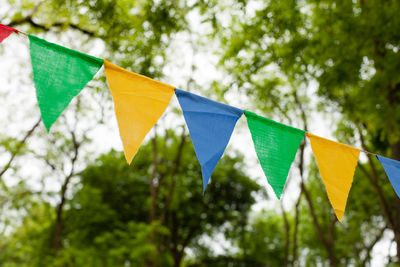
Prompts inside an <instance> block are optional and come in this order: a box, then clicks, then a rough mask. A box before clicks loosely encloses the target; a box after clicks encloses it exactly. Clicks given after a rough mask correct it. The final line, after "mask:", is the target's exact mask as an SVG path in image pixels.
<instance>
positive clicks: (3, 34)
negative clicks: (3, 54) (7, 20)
mask: <svg viewBox="0 0 400 267" xmlns="http://www.w3.org/2000/svg"><path fill="white" fill-rule="evenodd" d="M13 32H15V33H18V31H17V30H16V29H13V28H10V27H8V26H6V25H3V24H0V43H1V42H2V41H3V40H4V39H6V38H7V37H8V36H10V34H12V33H13Z"/></svg>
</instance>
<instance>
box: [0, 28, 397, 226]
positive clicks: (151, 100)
mask: <svg viewBox="0 0 400 267" xmlns="http://www.w3.org/2000/svg"><path fill="white" fill-rule="evenodd" d="M12 33H16V34H18V33H22V34H24V35H26V36H28V38H29V49H30V56H31V62H32V69H33V81H34V84H35V88H36V96H37V101H38V105H39V109H40V113H41V117H42V120H43V123H44V125H45V127H46V129H47V131H50V128H51V126H52V125H53V123H54V122H55V121H56V120H57V118H58V117H59V116H60V115H61V114H62V112H63V111H64V110H65V109H66V108H67V106H68V105H69V103H70V102H71V100H72V99H73V98H74V97H75V96H77V95H78V94H79V93H80V91H81V90H82V89H83V88H84V87H85V86H86V85H87V83H88V82H89V81H91V80H92V79H93V77H94V76H95V75H96V73H97V72H98V71H99V69H100V68H101V67H102V66H104V69H105V74H106V78H107V82H108V85H109V88H110V89H111V94H112V97H113V101H114V108H115V115H116V118H117V122H118V127H119V133H120V136H121V140H122V144H123V147H124V153H125V158H126V160H127V162H128V163H129V164H130V163H131V161H132V159H133V158H134V156H135V154H136V153H137V151H138V149H139V147H140V145H141V143H142V142H143V140H144V138H145V136H146V135H147V133H148V132H149V131H150V129H151V128H152V127H153V126H154V125H155V124H156V122H157V120H158V119H159V118H160V117H161V116H162V114H163V113H164V111H165V109H166V108H167V106H168V104H169V102H170V100H171V98H172V95H173V94H175V95H176V97H177V99H178V102H179V105H180V107H181V109H182V112H183V116H184V118H185V122H186V124H187V127H188V129H189V134H190V136H191V139H192V143H193V146H194V150H195V153H196V156H197V158H198V161H199V163H200V166H201V171H202V176H203V193H204V192H205V190H206V187H207V185H208V183H209V180H210V177H211V175H212V173H213V171H214V169H215V167H216V165H217V163H218V161H219V160H220V158H221V157H222V155H223V153H224V151H225V148H226V146H227V145H228V143H229V140H230V138H231V135H232V132H233V130H234V128H235V126H236V123H237V121H238V120H239V118H240V117H241V116H242V115H243V114H244V115H245V117H246V119H247V125H248V128H249V130H250V133H251V136H252V139H253V143H254V148H255V152H256V154H257V157H258V160H259V162H260V165H261V167H262V169H263V171H264V174H265V176H266V178H267V180H268V183H269V184H270V185H271V187H272V189H273V191H274V192H275V194H276V196H277V198H278V199H280V197H281V195H282V192H283V189H284V187H285V184H286V180H287V177H288V174H289V170H290V166H291V165H292V162H293V161H294V159H295V156H296V153H297V150H298V149H299V147H300V144H301V142H302V140H303V138H304V137H305V136H306V137H307V138H308V139H309V140H310V143H311V148H312V151H313V153H314V156H315V158H316V160H317V164H318V168H319V171H320V173H321V178H322V180H323V183H324V185H325V188H326V191H327V194H328V198H329V201H330V203H331V205H332V207H333V209H334V210H335V214H336V216H337V218H338V220H339V221H340V222H341V221H342V218H343V214H344V211H345V208H346V202H347V197H348V194H349V191H350V188H351V185H352V182H353V176H354V171H355V168H356V166H357V162H358V158H359V155H360V152H365V153H367V154H371V155H374V156H376V158H377V159H378V160H379V162H380V163H381V164H382V166H383V168H384V170H385V172H386V174H387V176H388V177H389V181H390V182H391V184H392V186H393V188H394V190H395V192H396V194H397V195H398V196H399V197H400V162H399V161H396V160H393V159H389V158H385V157H383V156H378V155H375V154H373V153H370V152H368V151H363V150H360V149H358V148H354V147H351V146H348V145H345V144H341V143H337V142H334V141H331V140H328V139H325V138H322V137H319V136H316V135H313V134H311V133H308V132H305V131H303V130H300V129H297V128H294V127H291V126H287V125H284V124H281V123H278V122H276V121H273V120H270V119H267V118H264V117H261V116H259V115H257V114H255V113H253V112H250V111H247V110H241V109H239V108H236V107H232V106H229V105H225V104H222V103H219V102H215V101H213V100H210V99H207V98H204V97H201V96H199V95H196V94H192V93H189V92H186V91H183V90H180V89H177V88H175V87H174V86H171V85H168V84H164V83H162V82H159V81H156V80H153V79H151V78H148V77H145V76H142V75H140V74H136V73H133V72H130V71H128V70H126V69H123V68H121V67H119V66H116V65H114V64H112V63H111V62H108V61H107V60H105V59H100V58H96V57H93V56H90V55H87V54H84V53H81V52H78V51H75V50H71V49H69V48H66V47H63V46H60V45H57V44H53V43H49V42H47V41H45V40H43V39H41V38H38V37H36V36H33V35H30V34H26V33H23V32H20V31H18V30H16V29H13V28H10V27H7V26H5V25H2V24H0V42H2V41H3V40H4V39H6V38H7V37H8V36H9V35H10V34H12Z"/></svg>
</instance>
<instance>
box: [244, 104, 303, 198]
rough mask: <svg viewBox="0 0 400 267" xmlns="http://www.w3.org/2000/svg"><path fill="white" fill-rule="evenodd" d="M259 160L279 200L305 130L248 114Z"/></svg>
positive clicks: (248, 123)
mask: <svg viewBox="0 0 400 267" xmlns="http://www.w3.org/2000/svg"><path fill="white" fill-rule="evenodd" d="M244 114H245V116H246V119H247V125H248V126H249V129H250V133H251V137H252V139H253V143H254V147H255V150H256V153H257V157H258V160H259V161H260V164H261V167H262V169H263V171H264V174H265V176H266V177H267V180H268V183H269V184H270V185H271V187H272V189H273V190H274V192H275V194H276V196H277V197H278V199H280V198H281V194H282V191H283V188H284V187H285V184H286V179H287V176H288V174H289V169H290V166H291V165H292V162H293V160H294V158H295V156H296V152H297V150H298V149H299V146H300V143H301V141H302V140H303V138H304V135H305V133H306V132H305V131H303V130H300V129H296V128H293V127H290V126H286V125H284V124H280V123H278V122H275V121H273V120H269V119H267V118H264V117H261V116H258V115H257V114H255V113H253V112H250V111H247V110H246V111H244Z"/></svg>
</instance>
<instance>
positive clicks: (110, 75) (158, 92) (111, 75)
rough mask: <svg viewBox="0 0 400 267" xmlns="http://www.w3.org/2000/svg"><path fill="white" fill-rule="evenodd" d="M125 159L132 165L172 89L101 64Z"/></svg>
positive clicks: (126, 71) (172, 91)
mask: <svg viewBox="0 0 400 267" xmlns="http://www.w3.org/2000/svg"><path fill="white" fill-rule="evenodd" d="M104 69H105V72H106V77H107V82H108V85H109V87H110V89H111V94H112V96H113V99H114V108H115V115H116V116H117V121H118V127H119V134H120V136H121V139H122V143H123V145H124V151H125V158H126V160H127V161H128V163H131V161H132V159H133V157H134V156H135V154H136V152H137V151H138V149H139V146H140V144H141V143H142V141H143V139H144V138H145V136H146V134H147V133H148V132H149V131H150V129H151V128H153V126H154V125H155V124H156V122H157V120H158V119H159V118H160V117H161V115H162V114H163V113H164V111H165V109H166V108H167V106H168V104H169V102H170V100H171V97H172V95H173V94H174V87H173V86H171V85H167V84H164V83H161V82H158V81H156V80H153V79H150V78H148V77H145V76H142V75H139V74H136V73H133V72H130V71H128V70H125V69H123V68H121V67H118V66H116V65H114V64H112V63H110V62H108V61H107V60H104Z"/></svg>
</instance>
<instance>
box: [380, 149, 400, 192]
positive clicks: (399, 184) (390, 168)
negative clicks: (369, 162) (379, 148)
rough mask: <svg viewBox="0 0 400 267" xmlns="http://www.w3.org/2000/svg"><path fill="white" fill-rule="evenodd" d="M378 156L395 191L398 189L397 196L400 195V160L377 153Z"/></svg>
mask: <svg viewBox="0 0 400 267" xmlns="http://www.w3.org/2000/svg"><path fill="white" fill-rule="evenodd" d="M376 158H377V159H378V160H379V162H380V163H381V164H382V166H383V168H384V169H385V172H386V175H387V176H388V177H389V180H390V183H391V184H392V186H393V188H394V191H396V194H397V196H398V197H400V161H397V160H393V159H388V158H385V157H382V156H378V155H376Z"/></svg>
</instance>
